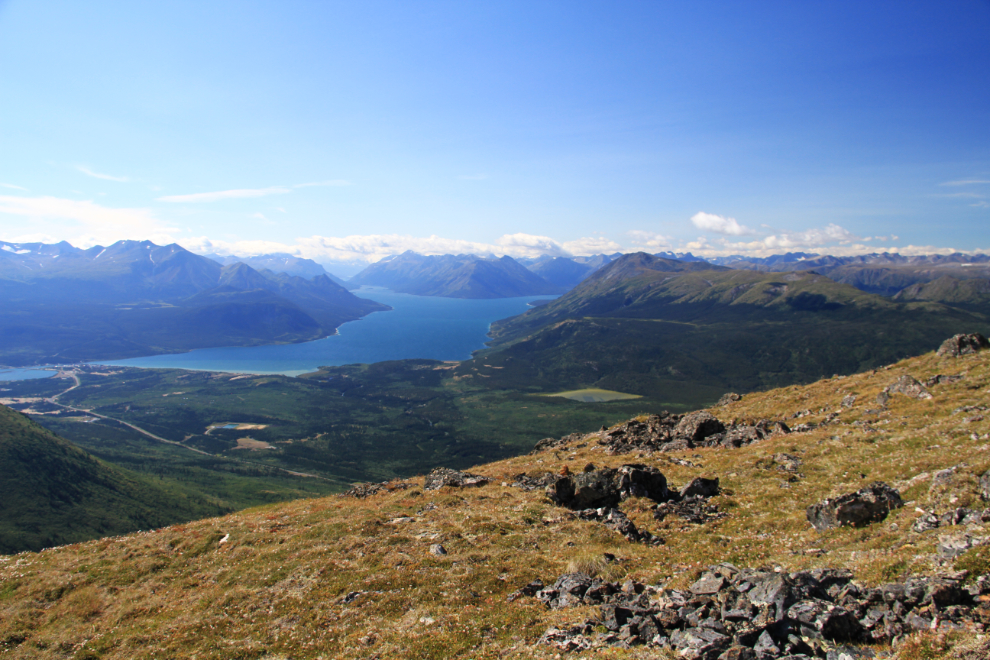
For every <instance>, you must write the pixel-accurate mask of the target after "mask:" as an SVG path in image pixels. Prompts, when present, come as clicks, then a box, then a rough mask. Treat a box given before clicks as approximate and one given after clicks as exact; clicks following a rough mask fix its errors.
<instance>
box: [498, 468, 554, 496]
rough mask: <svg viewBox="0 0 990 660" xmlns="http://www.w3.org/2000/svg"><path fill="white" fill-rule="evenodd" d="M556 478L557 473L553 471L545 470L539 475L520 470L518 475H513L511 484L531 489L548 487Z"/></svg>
mask: <svg viewBox="0 0 990 660" xmlns="http://www.w3.org/2000/svg"><path fill="white" fill-rule="evenodd" d="M556 480H557V475H556V474H554V473H553V472H544V473H543V474H541V475H537V476H532V475H528V474H526V473H525V472H520V473H519V474H517V475H516V476H514V477H512V483H511V484H509V485H510V486H514V487H516V488H522V489H523V490H527V491H529V490H536V489H537V488H546V487H547V486H549V485H550V484H552V483H553V482H555V481H556Z"/></svg>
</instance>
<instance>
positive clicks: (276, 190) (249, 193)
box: [156, 186, 292, 204]
mask: <svg viewBox="0 0 990 660" xmlns="http://www.w3.org/2000/svg"><path fill="white" fill-rule="evenodd" d="M290 192H292V188H286V187H284V186H272V187H270V188H238V189H236V190H219V191H216V192H205V193H193V194H191V195H166V196H165V197H156V199H157V200H158V201H159V202H172V203H178V204H185V203H196V202H216V201H219V200H221V199H244V198H250V197H265V196H266V195H284V194H285V193H290Z"/></svg>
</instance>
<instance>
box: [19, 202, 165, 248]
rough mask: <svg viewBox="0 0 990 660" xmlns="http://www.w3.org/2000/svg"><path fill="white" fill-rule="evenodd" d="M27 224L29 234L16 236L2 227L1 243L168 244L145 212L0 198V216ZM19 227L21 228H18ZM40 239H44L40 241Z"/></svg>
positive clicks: (162, 228) (158, 225)
mask: <svg viewBox="0 0 990 660" xmlns="http://www.w3.org/2000/svg"><path fill="white" fill-rule="evenodd" d="M2 214H6V215H12V216H16V217H18V218H27V219H29V220H30V227H31V232H30V233H24V234H18V233H17V230H16V229H11V228H8V227H4V229H5V231H4V232H3V238H4V240H7V241H11V242H15V243H17V242H30V241H34V240H46V241H47V240H48V239H50V238H51V237H54V236H57V237H58V238H57V239H56V242H57V241H61V240H68V241H69V242H70V243H72V244H73V245H76V246H78V247H89V246H92V245H100V244H103V245H107V244H109V243H113V242H115V241H119V240H122V239H139V240H144V239H148V240H152V241H154V242H156V243H171V242H172V236H171V232H174V231H175V229H174V228H171V227H167V226H165V225H164V224H163V223H162V222H161V221H160V220H158V219H157V218H156V217H155V216H154V215H152V213H151V211H149V210H148V209H130V208H123V209H118V208H109V207H106V206H101V205H99V204H96V203H94V202H91V201H80V200H75V199H62V198H58V197H12V196H2V195H0V215H2ZM21 226H23V225H21ZM41 237H44V238H41Z"/></svg>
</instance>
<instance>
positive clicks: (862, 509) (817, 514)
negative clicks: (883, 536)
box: [807, 481, 904, 531]
mask: <svg viewBox="0 0 990 660" xmlns="http://www.w3.org/2000/svg"><path fill="white" fill-rule="evenodd" d="M902 506H904V501H903V500H902V499H901V495H900V493H898V492H897V491H896V490H894V489H893V488H891V487H890V486H888V485H887V484H885V483H883V482H880V481H877V482H874V483H872V484H870V485H869V486H867V487H866V488H861V489H859V490H857V491H856V492H855V493H849V494H847V495H841V496H839V497H836V498H834V499H826V500H824V501H822V502H819V503H818V504H812V505H811V506H809V507H808V510H807V516H808V522H810V523H811V524H812V526H813V527H814V528H815V529H817V530H818V531H825V530H826V529H831V528H833V527H841V526H844V525H849V526H852V527H863V526H865V525H869V524H870V523H875V522H879V521H881V520H883V519H884V518H886V517H887V514H888V513H890V511H891V510H892V509H897V508H899V507H902Z"/></svg>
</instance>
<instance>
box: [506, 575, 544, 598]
mask: <svg viewBox="0 0 990 660" xmlns="http://www.w3.org/2000/svg"><path fill="white" fill-rule="evenodd" d="M541 589H543V580H533V581H532V582H530V583H529V584H527V585H526V586H524V587H520V588H519V589H517V590H515V591H513V592H512V593H511V594H509V596H508V598H506V599H505V600H506V601H508V602H510V603H511V602H512V601H514V600H519V599H520V598H522V597H523V596H535V595H536V594H537V592H539V591H540V590H541Z"/></svg>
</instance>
